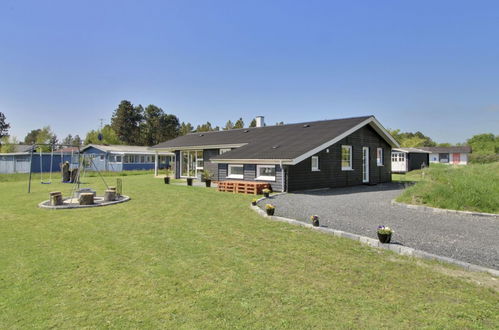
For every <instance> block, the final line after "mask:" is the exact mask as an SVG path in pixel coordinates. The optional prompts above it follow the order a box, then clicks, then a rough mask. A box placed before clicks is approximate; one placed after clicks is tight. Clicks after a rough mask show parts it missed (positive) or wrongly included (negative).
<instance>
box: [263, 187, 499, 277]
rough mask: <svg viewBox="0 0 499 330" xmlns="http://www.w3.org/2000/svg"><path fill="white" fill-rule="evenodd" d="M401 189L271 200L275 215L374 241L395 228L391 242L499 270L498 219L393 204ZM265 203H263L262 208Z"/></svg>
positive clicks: (366, 189) (344, 190) (284, 196)
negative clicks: (313, 218)
mask: <svg viewBox="0 0 499 330" xmlns="http://www.w3.org/2000/svg"><path fill="white" fill-rule="evenodd" d="M402 189H403V187H402V186H401V185H400V184H397V183H390V184H382V185H377V186H356V187H348V188H340V189H329V190H317V191H307V192H302V193H292V194H291V193H290V194H282V195H277V196H273V197H271V198H270V199H271V200H272V201H271V203H272V204H274V205H276V215H278V216H282V217H287V218H291V219H296V220H300V221H306V222H309V217H310V215H312V214H317V215H318V216H319V217H320V222H321V226H324V227H330V228H333V229H337V230H343V231H346V232H350V233H354V234H358V235H363V236H368V237H372V238H377V236H376V227H377V226H378V225H387V226H390V227H391V228H393V229H394V230H395V233H394V235H393V236H392V243H398V244H402V245H405V246H408V247H412V248H415V249H419V250H423V251H426V252H429V253H433V254H437V255H441V256H446V257H451V258H455V259H458V260H462V261H466V262H469V263H472V264H476V265H480V266H484V267H490V268H494V269H499V219H498V218H494V217H481V216H470V215H461V214H447V213H433V212H428V211H423V210H419V209H408V208H405V207H403V206H396V205H391V200H392V199H393V198H395V197H397V196H398V195H399V194H400V193H401V191H402ZM268 202H269V201H268V200H264V201H261V202H260V203H259V205H260V207H263V205H264V204H265V203H268Z"/></svg>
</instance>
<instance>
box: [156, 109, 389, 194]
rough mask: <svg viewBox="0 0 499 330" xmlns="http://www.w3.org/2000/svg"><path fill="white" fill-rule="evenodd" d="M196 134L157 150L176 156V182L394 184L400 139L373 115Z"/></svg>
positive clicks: (284, 186) (283, 187)
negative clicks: (206, 178)
mask: <svg viewBox="0 0 499 330" xmlns="http://www.w3.org/2000/svg"><path fill="white" fill-rule="evenodd" d="M257 122H258V123H261V124H260V127H254V128H243V129H234V130H227V131H217V132H202V133H191V134H187V135H184V136H180V137H178V138H175V139H173V140H170V141H166V142H164V143H160V144H158V145H156V146H154V147H152V148H153V150H155V151H156V152H174V153H175V156H176V157H175V173H176V178H183V177H194V178H198V179H201V175H202V173H203V171H209V172H211V173H212V174H213V180H217V181H222V180H249V181H262V182H268V183H270V185H271V186H272V189H273V190H274V191H296V190H304V189H317V188H331V187H343V186H351V185H359V184H377V183H382V182H389V181H391V151H392V148H393V147H398V143H397V142H396V141H395V139H394V138H393V137H392V136H391V135H390V134H389V133H388V132H387V131H386V130H385V129H384V128H383V126H382V125H381V124H380V123H379V122H378V120H376V118H375V117H374V116H366V117H356V118H345V119H336V120H324V121H315V122H306V123H298V124H289V125H280V126H264V124H263V117H260V118H258V120H257Z"/></svg>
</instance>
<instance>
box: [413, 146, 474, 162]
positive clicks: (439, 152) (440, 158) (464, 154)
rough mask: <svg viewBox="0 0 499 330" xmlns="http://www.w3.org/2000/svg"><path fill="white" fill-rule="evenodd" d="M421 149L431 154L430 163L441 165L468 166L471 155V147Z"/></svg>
mask: <svg viewBox="0 0 499 330" xmlns="http://www.w3.org/2000/svg"><path fill="white" fill-rule="evenodd" d="M419 149H422V150H426V151H429V152H430V163H441V164H455V165H466V164H468V155H469V154H470V153H471V147H469V146H460V147H420V148H419Z"/></svg>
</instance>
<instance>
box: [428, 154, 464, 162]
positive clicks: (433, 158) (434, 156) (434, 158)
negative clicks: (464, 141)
mask: <svg viewBox="0 0 499 330" xmlns="http://www.w3.org/2000/svg"><path fill="white" fill-rule="evenodd" d="M430 163H440V154H438V153H432V154H430ZM442 164H455V163H454V155H453V153H450V154H449V163H442ZM457 164H458V165H466V164H468V153H465V152H462V153H460V161H459V163H457Z"/></svg>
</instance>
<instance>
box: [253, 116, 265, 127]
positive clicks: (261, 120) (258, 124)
mask: <svg viewBox="0 0 499 330" xmlns="http://www.w3.org/2000/svg"><path fill="white" fill-rule="evenodd" d="M255 120H256V127H263V126H265V121H264V117H263V116H256V118H255Z"/></svg>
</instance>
